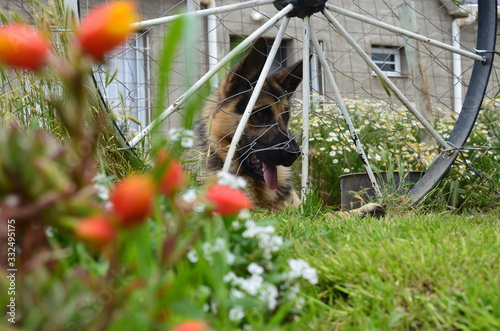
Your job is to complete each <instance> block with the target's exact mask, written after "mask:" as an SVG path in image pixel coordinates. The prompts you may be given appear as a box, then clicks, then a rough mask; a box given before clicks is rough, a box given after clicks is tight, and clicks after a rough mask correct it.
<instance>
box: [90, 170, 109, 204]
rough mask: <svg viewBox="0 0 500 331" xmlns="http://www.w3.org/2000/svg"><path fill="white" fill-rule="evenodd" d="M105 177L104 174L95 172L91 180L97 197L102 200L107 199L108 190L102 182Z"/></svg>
mask: <svg viewBox="0 0 500 331" xmlns="http://www.w3.org/2000/svg"><path fill="white" fill-rule="evenodd" d="M105 179H106V176H105V175H104V174H101V173H99V174H97V175H95V176H94V178H92V182H93V183H94V188H95V189H96V191H97V196H98V197H99V199H101V200H103V201H108V200H109V190H108V188H107V187H106V186H105V185H104V184H103V182H104V180H105Z"/></svg>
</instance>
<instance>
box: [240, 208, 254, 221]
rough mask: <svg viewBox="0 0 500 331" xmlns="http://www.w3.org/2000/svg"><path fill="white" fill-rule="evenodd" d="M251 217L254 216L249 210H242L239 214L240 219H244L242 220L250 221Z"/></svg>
mask: <svg viewBox="0 0 500 331" xmlns="http://www.w3.org/2000/svg"><path fill="white" fill-rule="evenodd" d="M251 216H252V214H251V213H250V210H248V209H242V210H241V211H240V213H239V214H238V218H239V219H242V220H248V219H250V217H251Z"/></svg>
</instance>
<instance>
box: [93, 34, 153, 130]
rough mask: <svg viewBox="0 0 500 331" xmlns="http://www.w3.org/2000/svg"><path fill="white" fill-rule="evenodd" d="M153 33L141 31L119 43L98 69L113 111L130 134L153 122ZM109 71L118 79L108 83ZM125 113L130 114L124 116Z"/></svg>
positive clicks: (100, 83) (99, 79)
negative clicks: (151, 80) (124, 42)
mask: <svg viewBox="0 0 500 331" xmlns="http://www.w3.org/2000/svg"><path fill="white" fill-rule="evenodd" d="M149 51H150V47H149V37H148V35H147V34H137V35H134V36H132V37H130V38H129V39H128V40H127V43H126V44H125V45H124V46H122V47H119V48H118V49H117V50H116V51H115V52H114V53H113V54H110V56H108V57H107V58H108V60H107V61H106V62H105V63H104V64H103V65H102V66H100V67H99V68H97V71H96V73H98V75H97V77H96V78H97V80H98V84H99V87H100V88H101V91H103V93H104V98H105V99H106V101H107V102H108V104H109V107H110V109H111V111H113V112H115V114H116V115H118V118H119V123H121V124H120V126H122V124H123V126H125V127H126V130H127V131H128V132H126V133H128V134H134V133H135V132H139V131H140V130H142V128H144V127H146V126H147V125H148V124H149V122H150V117H151V116H150V110H151V104H150V100H151V91H150V86H149V78H150V75H151V73H150V67H149ZM106 72H110V73H115V72H116V75H115V77H114V79H113V80H112V81H111V82H109V84H108V85H107V86H105V77H106ZM123 115H126V116H127V117H129V116H130V117H132V118H134V120H136V121H137V122H138V123H139V124H138V123H136V122H135V121H134V120H130V118H123Z"/></svg>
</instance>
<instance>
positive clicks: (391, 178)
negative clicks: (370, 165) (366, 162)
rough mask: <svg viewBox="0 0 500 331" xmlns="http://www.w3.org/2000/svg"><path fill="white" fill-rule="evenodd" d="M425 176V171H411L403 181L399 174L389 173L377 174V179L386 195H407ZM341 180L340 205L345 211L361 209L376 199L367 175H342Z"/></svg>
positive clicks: (405, 175)
mask: <svg viewBox="0 0 500 331" xmlns="http://www.w3.org/2000/svg"><path fill="white" fill-rule="evenodd" d="M424 175H425V172H423V171H411V172H408V173H405V174H404V176H403V180H401V178H400V174H399V172H393V173H390V174H388V173H387V172H378V173H375V178H377V182H378V184H379V186H380V188H381V190H382V194H384V193H392V194H394V193H395V194H401V195H403V194H406V192H408V191H409V190H410V189H411V188H412V187H413V185H415V183H416V182H418V181H419V180H420V178H422V177H423V176H424ZM339 179H340V193H341V196H340V199H341V200H340V201H341V202H340V203H341V207H342V209H344V210H351V209H355V208H359V207H361V206H362V205H364V204H365V203H367V202H371V201H373V200H374V198H375V191H374V189H373V187H372V184H371V182H370V178H369V177H368V174H366V173H353V174H348V175H342V176H340V177H339Z"/></svg>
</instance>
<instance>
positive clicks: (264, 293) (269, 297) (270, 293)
mask: <svg viewBox="0 0 500 331" xmlns="http://www.w3.org/2000/svg"><path fill="white" fill-rule="evenodd" d="M259 299H260V300H261V301H262V302H265V303H267V308H269V309H270V310H273V309H274V308H276V306H277V305H278V289H277V288H276V286H274V285H272V284H271V285H268V286H266V287H264V288H263V289H262V290H261V291H260V294H259Z"/></svg>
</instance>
